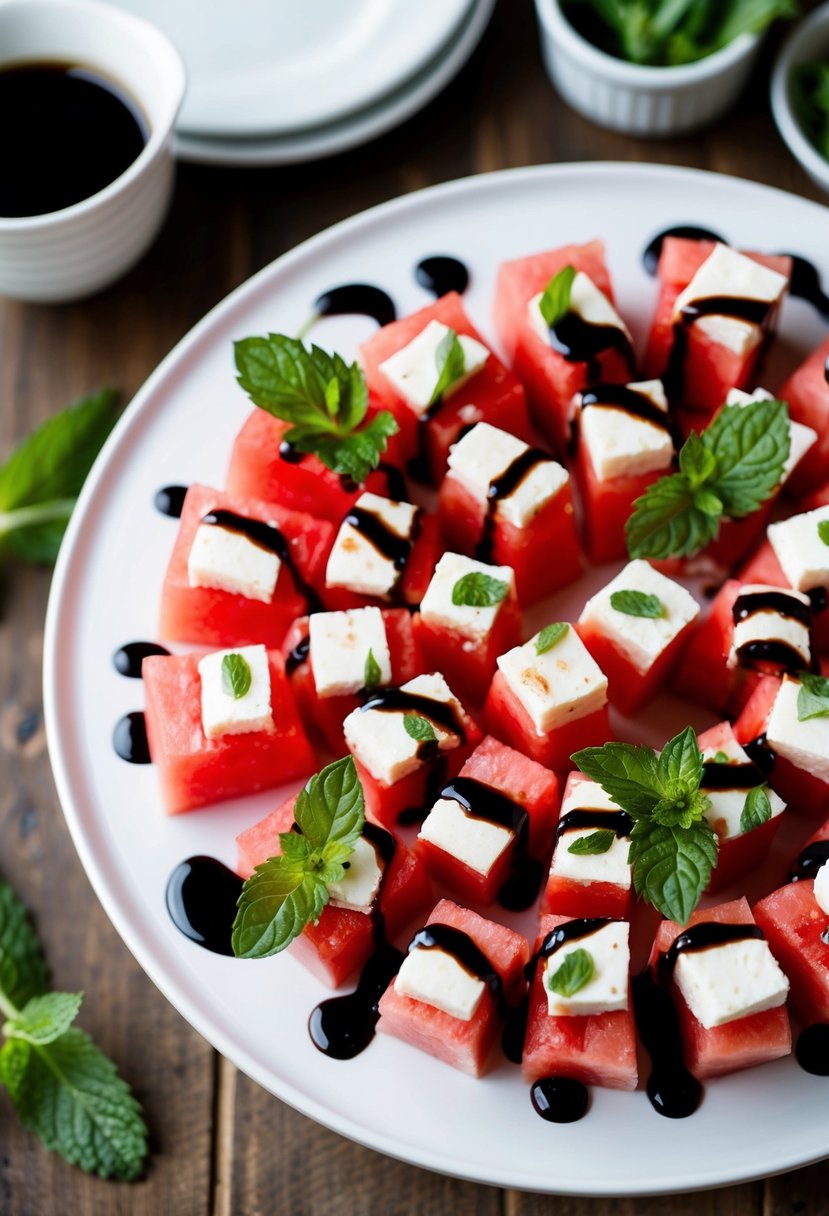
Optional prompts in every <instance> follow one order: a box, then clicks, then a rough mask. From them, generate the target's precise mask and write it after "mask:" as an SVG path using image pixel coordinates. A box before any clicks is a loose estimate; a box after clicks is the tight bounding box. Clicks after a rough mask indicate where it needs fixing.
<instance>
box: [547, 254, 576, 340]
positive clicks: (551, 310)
mask: <svg viewBox="0 0 829 1216" xmlns="http://www.w3.org/2000/svg"><path fill="white" fill-rule="evenodd" d="M575 277H576V268H575V266H569V265H568V266H563V267H562V268H561V270H560V271H559V272H558V274H555V275H553V277H552V278H551V279H550V281H549V283H548V284H547V286H546V287H545V288H544V293H543V295H542V296H541V299H540V300H539V301H538V308H539V311H540V313H541V315H542V317H543V318H544V324H545V325H547V326H548V327H549V328H550V329H552V328H553V327H554V326H556V325H558V323H559V321H563V320H564V318H565V317H566V316H567V314H568V312H569V311H570V297H571V294H572V291H573V280H574V279H575Z"/></svg>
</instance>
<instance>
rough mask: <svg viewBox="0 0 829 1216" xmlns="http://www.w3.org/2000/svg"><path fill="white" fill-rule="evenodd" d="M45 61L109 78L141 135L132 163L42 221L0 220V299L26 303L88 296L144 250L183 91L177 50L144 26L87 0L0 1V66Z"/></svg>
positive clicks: (166, 179) (157, 210) (165, 186)
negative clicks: (139, 114)
mask: <svg viewBox="0 0 829 1216" xmlns="http://www.w3.org/2000/svg"><path fill="white" fill-rule="evenodd" d="M50 60H51V61H54V62H57V63H78V64H83V65H85V66H87V67H90V68H93V69H95V70H96V71H98V72H100V73H101V74H102V75H104V76H107V77H110V78H111V79H112V80H114V81H116V82H117V83H118V84H120V85H121V86H122V87H123V88H124V89H125V90H126V91H127V92H128V93H129V94H130V95H131V96H132V98H133V99H134V100H135V101H136V102H137V104H138V105H139V106H140V108H141V110H142V111H143V113H144V115H145V117H146V119H147V123H148V126H149V131H150V134H149V138H148V140H147V143H146V144H145V146H144V148H143V150H142V152H141V154H140V155H139V156H138V157H137V159H136V160H135V161H133V163H132V164H131V165H130V166H129V168H128V169H126V170H125V171H124V172H123V173H122V174H121V175H120V176H119V177H117V178H116V179H115V181H113V182H111V183H110V184H109V185H108V186H106V187H105V188H104V189H103V190H100V191H98V193H97V194H93V195H91V196H90V197H89V198H87V199H83V200H82V201H81V202H79V203H75V204H73V205H72V206H71V207H66V208H64V209H63V210H61V211H52V212H48V213H46V214H45V215H34V216H21V217H15V218H9V217H3V216H0V294H2V295H6V296H11V297H12V298H13V299H18V300H28V301H31V302H34V303H61V302H64V301H67V300H75V299H80V298H81V297H83V296H87V295H91V294H92V293H93V292H95V291H99V290H100V289H101V288H103V287H106V286H108V285H109V284H110V283H112V282H114V281H115V280H116V279H117V278H119V277H120V276H121V275H122V274H123V273H124V272H125V271H126V270H128V269H129V268H130V266H132V265H133V264H134V263H135V262H137V261H138V259H139V258H140V257H141V255H142V254H143V253H144V252H145V251H146V249H147V248H148V247H149V246H150V245H151V244H152V242H153V240H154V239H155V237H156V235H157V233H158V230H159V228H160V227H161V224H162V223H163V221H164V217H165V215H166V213H167V208H168V205H169V202H170V198H171V195H172V189H173V175H174V169H175V162H174V160H173V154H172V135H173V125H174V123H175V120H176V116H177V114H178V111H179V107H180V105H181V100H182V97H183V96H184V88H185V73H184V65H183V63H182V61H181V58H180V56H179V54H178V52H177V51H176V49H175V47H174V46H173V45H172V43H171V42H169V41H168V39H167V38H166V37H165V36H164V35H163V34H162V33H160V32H159V31H158V30H157V29H155V28H154V26H152V25H149V24H148V23H147V22H146V21H142V20H139V19H138V18H137V17H132V16H130V15H129V14H127V13H121V12H118V11H117V10H116V9H113V8H111V7H110V6H109V5H105V4H99V3H95V0H6V2H5V3H3V4H0V67H8V66H10V65H11V64H15V63H27V62H44V61H50ZM3 171H4V172H12V171H15V167H14V166H11V165H6V166H4V169H3Z"/></svg>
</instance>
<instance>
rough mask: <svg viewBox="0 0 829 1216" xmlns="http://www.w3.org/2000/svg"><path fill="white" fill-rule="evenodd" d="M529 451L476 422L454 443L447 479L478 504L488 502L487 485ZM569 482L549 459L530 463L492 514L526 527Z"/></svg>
mask: <svg viewBox="0 0 829 1216" xmlns="http://www.w3.org/2000/svg"><path fill="white" fill-rule="evenodd" d="M529 451H531V449H530V446H529V444H526V443H524V442H523V441H522V440H520V439H516V437H515V435H510V434H509V432H508V431H502V430H499V428H498V427H496V426H490V424H489V423H488V422H479V423H478V425H477V426H474V427H473V428H472V430H471V431H467V433H466V434H465V435H464V436H463V438H462V439H459V440H458V442H457V443H455V444H453V446H452V448H451V449H450V452H449V472H448V474H447V476H448V477H453V478H454V479H455V480H456V481H459V482H460V483H461V484H462V485H463V486H464V488H465V489H467V490H468V491H469V492H470V493H471V494H473V495H474V496H475V497H476V498H477V499H478V501H479V502H482V503H488V502H489V493H490V486H491V485H492V483H493V482H497V481H498V480H499V479H500V478H501V477H503V475H504V474H505V473H506V472H507V470H508V469H511V468H512V467H513V465H514V464H515V463H516V461H518V460H520V459H521V458H522V457H524V456H525V455H526V453H527V452H529ZM569 480H570V475H569V474H568V472H567V470H566V469H564V468H562V466H561V465H560V464H558V463H557V462H556V461H555V460H553V459H551V458H550V457H545V458H544V459H539V460H538V463H536V464H533V465H532V466H531V467H530V468H529V469H528V471H527V472H526V474H525V475H524V476H523V477H522V478H521V480H520V481H519V482H518V484H517V485H516V486H515V487H514V489H512V490H511V492H510V493H509V494H506V495H504V496H501V495H499V496H498V498H497V500H496V503H495V513H496V515H497V516H498V517H499V518H500V519H503V520H505V521H506V523H508V524H512V525H513V527H515V528H525V527H526V526H527V524H528V523H530V521H531V520H532V519H533V518H534V517H535V516H536V515H537V514H538V512H539V511H540V510H541V509H542V507H545V506H546V505H547V503H548V502H550V500H551V499H553V498H555V496H556V494H558V492H559V491H560V490H561V489H562V488H563V487H564V486H565V485H566V484H567V482H568V481H569Z"/></svg>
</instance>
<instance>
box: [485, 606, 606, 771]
mask: <svg viewBox="0 0 829 1216" xmlns="http://www.w3.org/2000/svg"><path fill="white" fill-rule="evenodd" d="M484 720H485V722H486V726H487V730H488V731H489V733H490V734H491V735H495V737H496V739H502V740H503V741H504V742H505V743H509V744H510V745H511V746H512V747H515V748H517V749H518V750H519V751H522V752H524V753H525V755H527V756H531V757H532V758H533V760H537V761H538V763H539V764H543V765H544V766H545V768H551V769H553V770H554V771H556V772H560V771H561V770H566V769H568V768H569V767H570V756H571V755H572V754H573V752H576V751H578V750H579V749H580V748H583V747H599V746H601V745H602V744H603V743H607V742H608V740H609V739H610V738H611V737H612V736H611V732H610V722H609V719H608V712H607V676H606V675H605V674H604V672H603V671H602V670H601V668H600V667H599V666H598V664H597V663H596V661H595V660H594V659H593V657H592V656H591V654H590V652H589V650H588V649H587V647H586V646H585V645H584V643H583V642H582V640H581V638H580V637H579V635H578V634H577V633H576V631H575V629H574V628H573V627H572V626H571V625H567V624H565V623H564V622H556V623H555V624H553V625H549V626H547V628H546V629H543V630H541V632H540V633H537V634H536V635H535V637H532V638H530V640H529V641H528V642H525V643H524V645H523V646H516V647H515V648H514V649H513V650H510V651H508V652H507V653H506V654H503V655H500V656H499V658H498V671H497V672H496V673H495V678H494V679H493V681H492V685H491V686H490V690H489V693H488V695H487V699H486V705H485V707H484Z"/></svg>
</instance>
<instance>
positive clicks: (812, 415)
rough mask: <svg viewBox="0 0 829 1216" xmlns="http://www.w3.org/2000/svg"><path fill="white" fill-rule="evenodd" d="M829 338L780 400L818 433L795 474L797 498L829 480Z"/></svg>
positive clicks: (796, 374) (784, 388)
mask: <svg viewBox="0 0 829 1216" xmlns="http://www.w3.org/2000/svg"><path fill="white" fill-rule="evenodd" d="M827 366H829V338H826V339H825V340H824V341H823V342H821V344H820V346H819V347H818V348H817V350H814V351H812V353H811V354H810V355H809V357H808V359H806V361H805V362H804V363H802V364H801V365H800V367H799V368H798V369H797V370H796V371H795V372H794V373H793V374H792V375H791V376H790V377H789V378H788V380H787V381H786V383H785V384H784V385H783V386H782V387H781V389H780V397H781V398H782V399H783V401H787V402H788V403H789V414H790V415H791V417H792V419H793V420H794V421H795V422H799V423H801V424H803V425H804V426H808V427H810V428H812V430H814V431H815V433H816V436H817V438H816V441H815V444H814V446H813V447H812V448H811V449H810V450H809V451H808V452H807V453H806V454H805V456H804V457H803V459H802V460H801V461H800V462H799V464H798V466H797V468H796V469H795V470H794V472H793V473H792V477H791V483H790V488H791V490H792V492H793V493H794V494H796V495H802V494H808V493H809V492H810V491H812V490H815V489H816V488H817V487H818V486H819V485H821V484H822V483H823V482H824V481H826V480H827V478H829V376H827V370H826V369H827Z"/></svg>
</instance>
